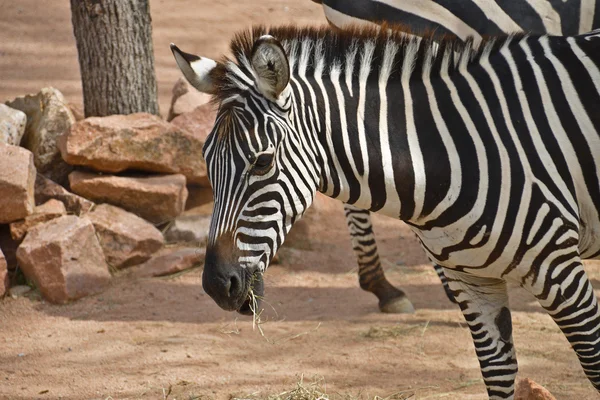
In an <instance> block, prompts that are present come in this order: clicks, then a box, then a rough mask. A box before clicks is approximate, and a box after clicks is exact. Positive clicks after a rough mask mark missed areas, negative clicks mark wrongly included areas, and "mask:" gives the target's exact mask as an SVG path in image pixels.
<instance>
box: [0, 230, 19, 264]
mask: <svg viewBox="0 0 600 400" xmlns="http://www.w3.org/2000/svg"><path fill="white" fill-rule="evenodd" d="M20 244H21V242H18V241H16V240H14V239H13V238H12V236H11V235H10V226H9V225H0V249H2V252H3V253H4V258H5V260H6V264H7V267H8V270H9V271H13V270H15V269H16V268H17V248H18V247H19V245H20Z"/></svg>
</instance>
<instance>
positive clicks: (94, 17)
mask: <svg viewBox="0 0 600 400" xmlns="http://www.w3.org/2000/svg"><path fill="white" fill-rule="evenodd" d="M71 17H72V21H73V32H74V34H75V39H76V41H77V51H78V53H79V67H80V69H81V83H82V86H83V101H84V107H85V116H86V117H91V116H106V115H111V114H131V113H135V112H148V113H151V114H156V115H158V113H159V112H158V98H157V89H156V76H155V74H154V53H153V47H152V25H151V22H152V19H151V17H150V4H149V0H71Z"/></svg>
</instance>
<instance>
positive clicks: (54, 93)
mask: <svg viewBox="0 0 600 400" xmlns="http://www.w3.org/2000/svg"><path fill="white" fill-rule="evenodd" d="M6 104H7V105H8V106H9V107H12V108H15V109H17V110H21V111H23V112H24V113H25V114H27V126H26V128H25V135H24V136H23V140H22V141H21V146H23V147H25V148H26V149H28V150H30V151H31V152H32V153H33V157H34V161H35V167H36V169H37V171H38V172H39V173H41V174H43V175H45V176H46V177H48V178H50V179H52V180H53V181H55V182H58V183H61V184H62V183H64V182H66V179H67V175H68V174H69V172H71V170H72V169H73V168H72V167H71V166H69V165H67V164H66V163H65V162H64V161H63V159H62V158H61V156H60V151H59V150H58V146H57V140H58V138H59V137H60V136H62V135H63V134H65V133H66V132H68V131H69V129H70V128H71V125H73V124H74V123H75V117H74V116H73V113H71V110H70V109H69V107H68V106H67V102H66V100H65V98H64V96H63V95H62V93H61V92H60V91H58V90H57V89H55V88H52V87H49V88H43V89H42V90H41V91H40V92H39V93H37V94H35V95H27V96H23V97H18V98H16V99H14V100H12V101H8V102H6Z"/></svg>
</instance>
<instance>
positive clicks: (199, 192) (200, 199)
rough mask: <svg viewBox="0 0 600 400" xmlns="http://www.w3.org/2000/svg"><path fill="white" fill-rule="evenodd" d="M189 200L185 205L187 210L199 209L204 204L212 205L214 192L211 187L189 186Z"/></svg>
mask: <svg viewBox="0 0 600 400" xmlns="http://www.w3.org/2000/svg"><path fill="white" fill-rule="evenodd" d="M187 190H188V198H187V201H186V203H185V209H186V210H189V209H191V208H195V207H199V206H201V205H204V204H208V203H211V202H212V201H213V192H212V189H211V188H209V187H202V186H198V185H188V187H187Z"/></svg>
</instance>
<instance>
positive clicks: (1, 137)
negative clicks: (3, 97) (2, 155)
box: [0, 103, 27, 146]
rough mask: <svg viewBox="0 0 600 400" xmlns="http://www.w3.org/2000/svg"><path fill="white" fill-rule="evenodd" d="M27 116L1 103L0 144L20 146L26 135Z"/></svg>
mask: <svg viewBox="0 0 600 400" xmlns="http://www.w3.org/2000/svg"><path fill="white" fill-rule="evenodd" d="M26 125H27V115H25V113H24V112H23V111H19V110H15V109H14V108H11V107H9V106H7V105H6V104H1V103H0V142H2V143H6V144H12V145H13V146H19V145H20V144H21V138H22V137H23V135H24V134H25V126H26Z"/></svg>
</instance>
